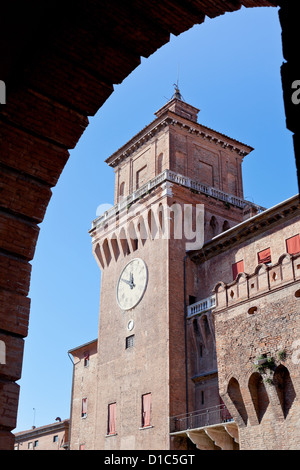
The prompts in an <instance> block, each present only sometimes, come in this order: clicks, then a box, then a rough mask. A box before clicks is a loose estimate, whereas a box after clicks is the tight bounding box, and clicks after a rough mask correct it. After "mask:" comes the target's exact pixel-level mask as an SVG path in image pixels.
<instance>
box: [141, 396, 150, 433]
mask: <svg viewBox="0 0 300 470" xmlns="http://www.w3.org/2000/svg"><path fill="white" fill-rule="evenodd" d="M150 425H151V393H146V395H143V396H142V426H143V427H146V426H150Z"/></svg>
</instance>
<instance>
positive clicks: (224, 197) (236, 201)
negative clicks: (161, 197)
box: [92, 170, 265, 228]
mask: <svg viewBox="0 0 300 470" xmlns="http://www.w3.org/2000/svg"><path fill="white" fill-rule="evenodd" d="M165 181H169V182H171V183H177V184H180V185H182V186H185V187H187V188H190V189H191V190H194V191H198V192H199V193H203V194H206V196H210V197H213V198H215V199H219V200H221V201H223V202H226V203H228V204H232V205H234V206H237V207H240V208H241V209H243V208H244V207H245V206H247V205H250V206H252V207H255V208H256V210H257V212H261V211H263V210H265V208H264V207H261V206H258V205H256V204H254V203H252V202H249V201H245V200H244V199H242V198H239V197H237V196H233V195H232V194H227V193H224V192H223V191H221V190H219V189H216V188H213V187H211V186H207V185H205V184H203V183H199V182H198V181H195V180H192V179H191V178H188V177H187V176H183V175H180V174H179V173H175V172H174V171H171V170H165V171H163V172H162V173H160V174H159V175H157V176H156V177H155V178H153V179H152V180H150V181H148V182H147V183H145V184H144V185H143V186H141V187H140V188H139V189H137V190H136V191H134V192H133V193H131V194H129V195H128V196H127V197H125V198H124V199H122V201H120V202H119V203H118V204H115V205H114V206H113V207H111V208H110V209H109V210H108V211H106V212H105V213H104V214H102V215H100V216H99V217H97V218H96V219H95V220H94V221H93V222H92V228H94V227H96V226H97V225H99V224H101V223H105V222H106V221H107V220H108V219H109V218H110V217H113V216H115V215H116V214H117V213H118V212H119V211H122V210H123V209H125V208H126V207H127V206H128V205H129V204H132V203H133V202H134V201H136V200H138V199H139V198H140V197H142V196H144V195H145V194H147V193H148V192H149V191H151V190H152V189H153V188H155V187H156V186H158V185H160V184H161V183H163V182H165Z"/></svg>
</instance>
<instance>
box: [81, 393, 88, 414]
mask: <svg viewBox="0 0 300 470" xmlns="http://www.w3.org/2000/svg"><path fill="white" fill-rule="evenodd" d="M86 415H87V398H83V399H82V402H81V417H82V418H86Z"/></svg>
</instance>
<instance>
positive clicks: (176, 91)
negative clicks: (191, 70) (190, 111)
mask: <svg viewBox="0 0 300 470" xmlns="http://www.w3.org/2000/svg"><path fill="white" fill-rule="evenodd" d="M173 86H174V88H175V93H174V95H173V98H177V99H178V100H182V95H181V93H180V90H179V88H178V83H174V84H173Z"/></svg>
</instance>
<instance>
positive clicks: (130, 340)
mask: <svg viewBox="0 0 300 470" xmlns="http://www.w3.org/2000/svg"><path fill="white" fill-rule="evenodd" d="M133 346H134V335H131V336H127V338H126V349H128V348H132V347H133Z"/></svg>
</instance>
